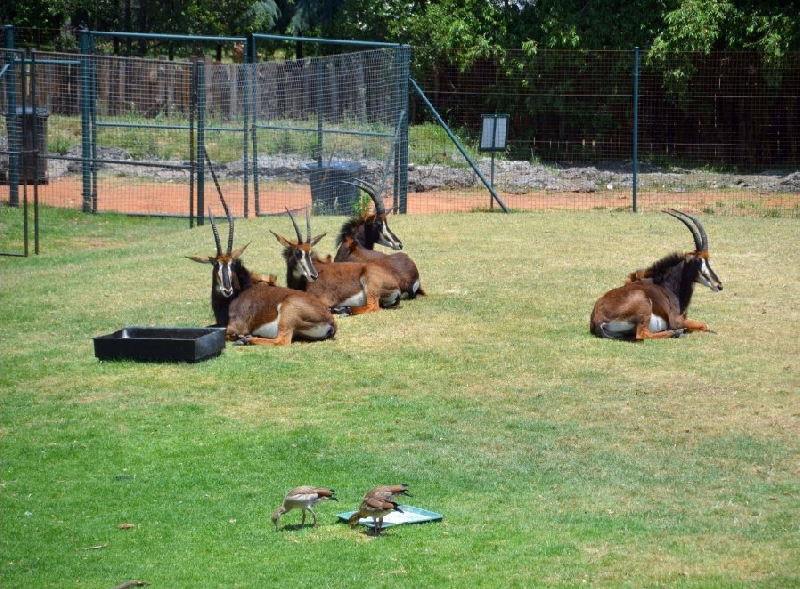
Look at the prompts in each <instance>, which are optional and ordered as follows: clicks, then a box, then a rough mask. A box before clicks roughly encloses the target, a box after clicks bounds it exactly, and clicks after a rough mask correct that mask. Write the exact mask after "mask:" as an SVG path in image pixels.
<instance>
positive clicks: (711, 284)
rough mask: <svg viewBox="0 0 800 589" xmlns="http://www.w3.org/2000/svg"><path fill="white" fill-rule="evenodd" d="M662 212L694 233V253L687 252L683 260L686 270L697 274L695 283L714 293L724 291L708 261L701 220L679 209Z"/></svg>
mask: <svg viewBox="0 0 800 589" xmlns="http://www.w3.org/2000/svg"><path fill="white" fill-rule="evenodd" d="M662 212H664V213H666V214H668V215H669V216H670V217H675V218H676V219H678V221H680V222H681V223H683V224H684V225H686V227H687V228H688V229H689V231H691V232H692V237H693V238H694V251H691V252H686V253H685V254H683V258H684V268H686V269H687V271H691V272H692V273H695V272H696V274H695V276H694V282H697V283H698V284H702V285H703V286H707V287H708V288H710V289H711V290H712V291H714V292H717V291H720V290H722V282H721V281H720V279H719V278H718V277H717V274H716V272H714V270H713V269H712V268H711V265H710V264H709V261H708V259H709V257H708V236H707V235H706V231H705V229H703V224H702V223H700V220H699V219H698V218H697V217H693V216H692V215H690V214H688V213H684V212H683V211H679V210H677V209H666V210H664V211H662Z"/></svg>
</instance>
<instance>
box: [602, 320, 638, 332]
mask: <svg viewBox="0 0 800 589" xmlns="http://www.w3.org/2000/svg"><path fill="white" fill-rule="evenodd" d="M603 330H604V331H607V332H609V333H619V334H624V333H633V332H634V331H636V324H635V323H631V322H630V321H608V322H606V323H603Z"/></svg>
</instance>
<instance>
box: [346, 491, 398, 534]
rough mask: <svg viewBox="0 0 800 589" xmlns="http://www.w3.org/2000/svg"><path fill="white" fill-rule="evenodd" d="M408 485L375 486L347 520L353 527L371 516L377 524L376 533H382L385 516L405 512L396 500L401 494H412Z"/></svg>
mask: <svg viewBox="0 0 800 589" xmlns="http://www.w3.org/2000/svg"><path fill="white" fill-rule="evenodd" d="M407 488H408V485H385V486H380V487H375V488H374V489H372V490H371V491H369V492H368V493H367V494H366V495H364V498H363V499H362V500H361V505H359V507H358V510H356V512H355V513H353V515H351V516H350V518H349V519H348V520H347V521H348V523H349V524H350V527H351V528H355V527H356V526H357V525H358V521H359V520H360V519H361V518H363V517H371V518H372V521H373V522H374V524H375V534H376V535H380V533H381V528H382V527H383V518H384V517H385V516H387V515H389V514H390V513H392V512H393V511H397V512H400V513H403V510H402V509H400V506H399V505H398V503H397V502H396V501H395V498H396V497H399V496H400V495H408V496H409V497H410V495H409V494H408V493H407V492H406V489H407Z"/></svg>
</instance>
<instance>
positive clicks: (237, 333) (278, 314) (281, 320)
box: [189, 199, 337, 346]
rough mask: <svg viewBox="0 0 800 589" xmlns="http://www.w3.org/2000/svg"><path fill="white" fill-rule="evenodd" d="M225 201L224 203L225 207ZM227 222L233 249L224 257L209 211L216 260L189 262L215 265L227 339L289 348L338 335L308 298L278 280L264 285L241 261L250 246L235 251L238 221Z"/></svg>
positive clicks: (216, 305) (215, 296) (326, 313)
mask: <svg viewBox="0 0 800 589" xmlns="http://www.w3.org/2000/svg"><path fill="white" fill-rule="evenodd" d="M224 202H225V201H224V199H223V203H224ZM225 212H226V214H227V216H228V226H229V230H228V249H227V251H226V252H225V253H223V252H222V246H221V245H220V239H219V231H218V230H217V225H216V223H215V222H214V216H213V215H212V214H211V210H210V209H209V211H208V215H209V219H210V221H211V230H212V231H213V232H214V241H215V243H216V246H217V254H216V256H189V259H190V260H194V261H195V262H200V263H202V264H211V265H212V267H213V269H212V271H211V308H212V310H213V311H214V317H215V319H216V321H217V323H216V325H217V326H219V327H227V331H226V338H227V339H228V340H229V341H235V342H237V343H239V344H253V345H276V346H277V345H288V344H290V343H291V342H292V340H293V339H298V340H307V341H318V340H324V339H329V338H332V337H333V336H334V335H336V329H337V326H336V321H335V320H334V318H333V315H332V314H331V312H330V309H328V307H326V306H325V305H323V304H322V303H320V302H319V301H318V300H317V299H316V298H314V297H312V296H309V295H307V294H306V293H303V292H299V291H297V290H292V289H289V288H282V287H279V286H275V279H274V277H270V279H267V280H265V279H263V278H261V277H259V276H257V275H255V274H252V273H251V272H250V271H249V270H247V268H245V266H244V264H243V263H242V261H241V259H240V257H241V255H242V253H243V252H244V250H245V248H246V247H247V245H245V246H244V247H241V248H238V249H236V250H233V230H234V226H233V217H232V216H231V214H230V211H228V208H227V206H225Z"/></svg>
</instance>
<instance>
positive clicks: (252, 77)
mask: <svg viewBox="0 0 800 589" xmlns="http://www.w3.org/2000/svg"><path fill="white" fill-rule="evenodd" d="M244 47H245V51H244V63H245V64H246V65H245V66H244V67H245V72H246V76H247V77H246V79H247V81H248V85H247V90H246V93H249V97H250V98H249V101H248V102H249V104H250V109H251V119H252V122H251V124H250V137H251V140H252V142H253V207H254V208H255V211H256V213H255V214H256V216H258V214H259V212H260V211H261V203H260V202H259V200H260V199H259V192H258V134H257V130H256V123H257V121H258V109H257V107H256V62H258V54H257V53H256V37H255V35H254V34H253V33H250V34H249V35H248V36H247V41H246V42H245V46H244ZM246 95H248V94H246ZM245 143H247V137H246V136H245ZM245 153H246V152H245ZM244 182H245V184H244V185H245V190H246V189H247V188H246V187H247V182H248V178H247V174H245V177H244ZM245 216H247V215H246V213H245Z"/></svg>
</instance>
